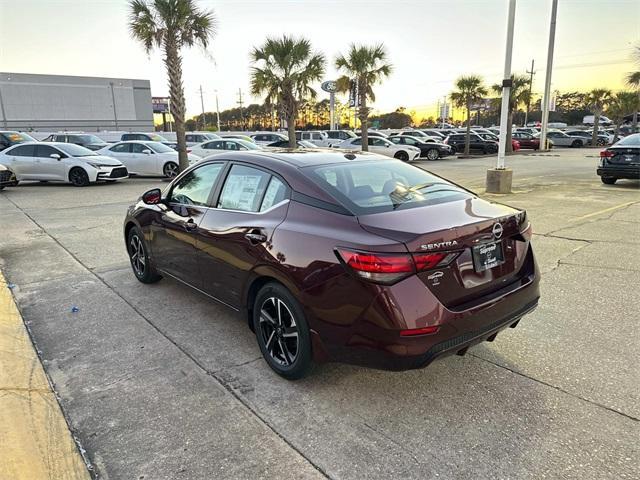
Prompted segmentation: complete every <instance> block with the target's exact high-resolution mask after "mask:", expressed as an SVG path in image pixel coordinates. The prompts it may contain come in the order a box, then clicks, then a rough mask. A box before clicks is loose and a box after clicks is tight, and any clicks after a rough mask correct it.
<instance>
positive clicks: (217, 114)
mask: <svg viewBox="0 0 640 480" xmlns="http://www.w3.org/2000/svg"><path fill="white" fill-rule="evenodd" d="M215 92H216V120H217V121H218V122H217V123H218V132H219V131H220V107H219V106H218V90H215Z"/></svg>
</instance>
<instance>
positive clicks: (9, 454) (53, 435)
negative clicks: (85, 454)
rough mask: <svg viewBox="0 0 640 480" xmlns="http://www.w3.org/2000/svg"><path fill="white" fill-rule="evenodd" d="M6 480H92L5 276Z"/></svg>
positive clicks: (0, 319) (0, 308)
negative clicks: (8, 479)
mask: <svg viewBox="0 0 640 480" xmlns="http://www.w3.org/2000/svg"><path fill="white" fill-rule="evenodd" d="M0 472H1V473H0V477H2V478H10V479H12V480H22V479H24V480H40V479H43V480H44V479H56V480H76V479H86V480H88V479H90V478H91V477H90V476H89V472H88V471H87V467H86V465H85V464H84V462H83V460H82V457H81V456H80V453H79V452H78V449H77V448H76V444H75V442H74V441H73V438H72V437H71V434H70V432H69V429H68V427H67V423H66V422H65V419H64V417H63V416H62V411H61V410H60V406H59V405H58V401H57V399H56V397H55V395H54V393H53V392H52V391H51V388H50V386H49V382H48V381H47V378H46V376H45V374H44V370H43V368H42V365H41V364H40V360H39V359H38V356H37V355H36V352H35V349H34V348H33V345H32V343H31V339H30V338H29V335H28V333H27V329H26V328H25V326H24V323H23V321H22V317H21V316H20V312H19V311H18V309H17V307H16V305H15V303H14V301H13V297H12V295H11V291H10V290H9V288H8V287H7V283H6V281H5V279H4V277H3V275H2V272H0Z"/></svg>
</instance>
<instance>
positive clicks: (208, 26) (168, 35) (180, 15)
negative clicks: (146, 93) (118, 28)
mask: <svg viewBox="0 0 640 480" xmlns="http://www.w3.org/2000/svg"><path fill="white" fill-rule="evenodd" d="M129 8H130V15H129V30H130V31H131V35H132V36H133V37H134V38H135V39H137V40H139V41H140V42H141V43H142V44H143V45H144V48H145V50H146V51H147V53H149V52H151V50H152V49H153V48H154V47H156V48H159V49H161V50H162V52H163V54H164V58H163V60H164V64H165V67H166V69H167V76H168V77H169V97H170V99H171V114H172V115H173V119H174V122H175V129H176V139H177V143H178V158H179V162H178V163H179V168H180V170H184V169H185V168H187V167H188V166H189V160H188V159H187V144H186V140H185V134H184V131H185V125H184V121H185V118H184V117H185V113H186V112H185V110H186V107H185V100H184V88H183V85H182V57H181V56H180V51H181V50H182V47H192V46H194V45H199V46H201V47H202V48H207V46H208V45H209V40H210V39H211V37H213V35H214V34H215V25H216V24H215V18H214V16H213V12H210V11H206V10H201V9H200V8H198V7H197V6H196V4H195V2H194V1H193V0H149V1H146V0H131V1H130V2H129Z"/></svg>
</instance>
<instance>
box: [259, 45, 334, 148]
mask: <svg viewBox="0 0 640 480" xmlns="http://www.w3.org/2000/svg"><path fill="white" fill-rule="evenodd" d="M251 59H252V61H253V64H254V66H253V71H252V73H251V93H252V94H253V95H263V94H266V98H265V102H266V103H267V104H268V105H273V104H275V105H278V108H279V109H280V112H281V114H282V115H284V117H285V118H286V120H287V129H288V131H289V146H290V147H292V148H295V146H296V118H297V116H298V107H299V106H300V102H301V101H302V100H303V99H304V98H306V97H311V98H315V96H316V91H315V90H314V89H312V88H311V87H310V85H311V84H312V83H313V82H317V81H318V80H320V79H321V78H322V75H323V74H324V65H325V58H324V55H322V54H321V53H314V52H312V50H311V42H309V40H307V39H305V38H293V37H289V36H287V35H283V36H282V38H267V40H266V41H265V43H264V45H262V46H261V47H260V48H254V49H253V51H252V52H251Z"/></svg>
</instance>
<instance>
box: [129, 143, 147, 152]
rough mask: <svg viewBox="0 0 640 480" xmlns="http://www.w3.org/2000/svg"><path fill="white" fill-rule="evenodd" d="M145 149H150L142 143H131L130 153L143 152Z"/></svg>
mask: <svg viewBox="0 0 640 480" xmlns="http://www.w3.org/2000/svg"><path fill="white" fill-rule="evenodd" d="M145 150H150V148H149V147H147V146H146V145H145V144H144V143H132V144H131V153H143V152H144V151H145Z"/></svg>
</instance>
